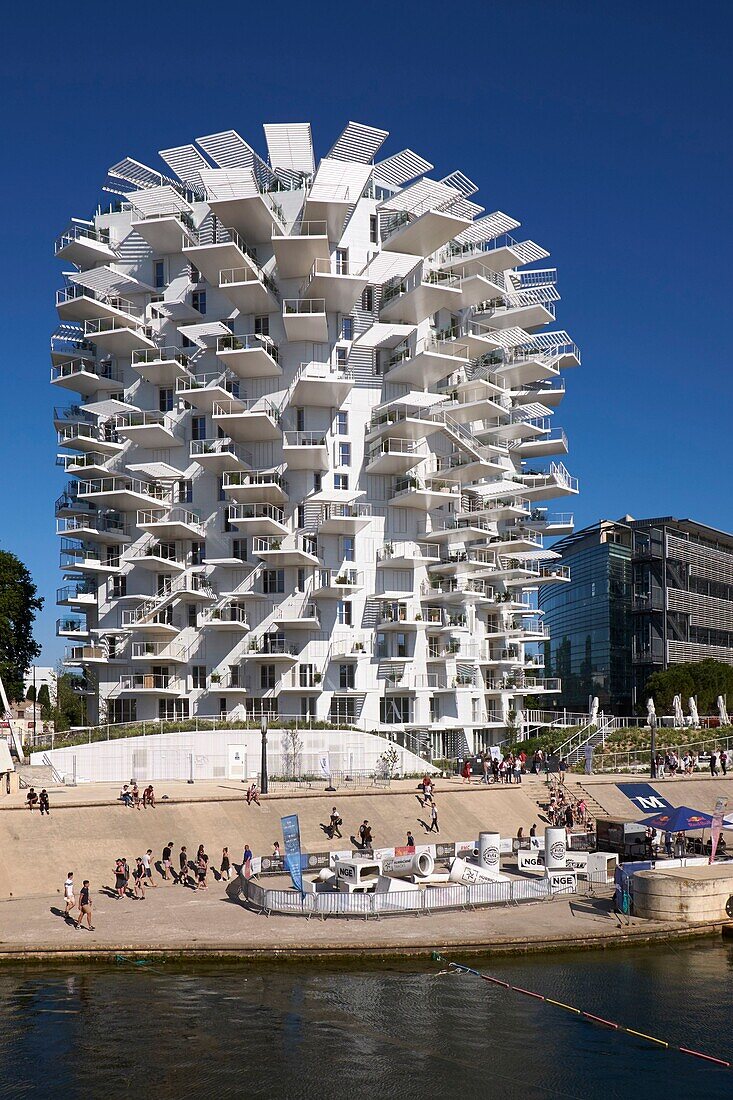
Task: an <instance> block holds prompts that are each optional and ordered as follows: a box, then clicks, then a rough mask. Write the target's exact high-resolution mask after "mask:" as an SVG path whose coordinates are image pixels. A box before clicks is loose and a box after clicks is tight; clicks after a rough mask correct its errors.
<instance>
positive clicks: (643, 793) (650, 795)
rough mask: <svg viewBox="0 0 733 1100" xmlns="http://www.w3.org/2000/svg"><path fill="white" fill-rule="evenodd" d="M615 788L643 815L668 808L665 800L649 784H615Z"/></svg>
mask: <svg viewBox="0 0 733 1100" xmlns="http://www.w3.org/2000/svg"><path fill="white" fill-rule="evenodd" d="M616 786H617V787H618V789H619V790H620V791H621V794H625V795H626V797H627V798H628V800H629V801H630V802H633V803H634V805H635V806H636V808H637V810H641V812H642V813H643V814H653V813H656V812H657V811H658V810H667V809H669V808H670V804H669V802H667V799H666V798H662V796H661V794H659V793H658V791H655V790H654V787H652V785H651V783H617V784H616Z"/></svg>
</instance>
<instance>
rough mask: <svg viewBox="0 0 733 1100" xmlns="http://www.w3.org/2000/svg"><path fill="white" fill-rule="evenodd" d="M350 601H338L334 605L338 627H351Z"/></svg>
mask: <svg viewBox="0 0 733 1100" xmlns="http://www.w3.org/2000/svg"><path fill="white" fill-rule="evenodd" d="M352 611H353V608H352V606H351V600H339V602H338V604H337V605H336V622H337V623H338V624H339V626H351V625H352V622H353V616H352Z"/></svg>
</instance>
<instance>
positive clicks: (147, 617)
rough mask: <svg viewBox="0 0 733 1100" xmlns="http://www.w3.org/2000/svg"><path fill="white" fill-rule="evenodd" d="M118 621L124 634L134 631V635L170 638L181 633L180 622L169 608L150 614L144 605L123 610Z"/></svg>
mask: <svg viewBox="0 0 733 1100" xmlns="http://www.w3.org/2000/svg"><path fill="white" fill-rule="evenodd" d="M120 621H121V623H122V629H123V630H124V631H125V632H127V631H131V630H134V631H135V632H136V633H140V634H148V635H151V636H153V637H155V636H163V637H166V638H172V637H174V636H175V635H176V634H180V632H181V620H180V618H179V617H178V616H176V615H174V614H173V612H172V609H171V608H170V607H166V608H165V609H164V610H162V611H152V612H151V611H150V609H149V608H148V607H147V606H146V605H143V606H142V607H136V608H132V609H130V610H124V611H123V612H122V615H121V617H120Z"/></svg>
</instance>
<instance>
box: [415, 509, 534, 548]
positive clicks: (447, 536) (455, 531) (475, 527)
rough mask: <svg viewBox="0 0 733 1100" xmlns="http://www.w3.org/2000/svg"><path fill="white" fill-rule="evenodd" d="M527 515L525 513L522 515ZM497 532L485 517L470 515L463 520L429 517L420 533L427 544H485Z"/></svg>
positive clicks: (448, 517) (447, 517)
mask: <svg viewBox="0 0 733 1100" xmlns="http://www.w3.org/2000/svg"><path fill="white" fill-rule="evenodd" d="M521 514H522V515H524V514H526V513H525V512H522V513H521ZM494 531H495V523H494V522H490V521H488V520H486V519H485V518H484V517H483V516H481V515H477V516H476V517H474V516H473V515H468V516H466V517H465V518H462V519H456V517H455V516H446V517H442V516H441V517H435V516H431V517H427V518H426V520H425V523H424V524H423V526H422V528H421V529H420V531H419V534H420V538H421V539H423V540H425V541H426V542H431V543H433V542H435V543H442V542H448V543H454V542H463V543H467V542H479V541H482V542H485V541H486V539H487V538H488V537H489V536H490V535H492V534H493V533H494Z"/></svg>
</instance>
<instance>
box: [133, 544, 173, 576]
mask: <svg viewBox="0 0 733 1100" xmlns="http://www.w3.org/2000/svg"><path fill="white" fill-rule="evenodd" d="M178 553H179V551H178V550H177V549H176V547H175V545H170V544H169V543H161V542H158V540H157V539H155V538H153V537H152V536H151V537H150V538H147V539H145V541H144V542H143V543H142V544H141V545H140V546H138V547H136V549H135V550H133V552H132V553H131V554H130V555H129V556H128V560H129V561H131V562H134V564H135V565H139V566H141V567H142V568H143V569H150V570H152V571H153V572H155V573H183V572H184V571H185V569H186V561H185V557H184V558H183V559H181V558H180V557H178Z"/></svg>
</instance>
